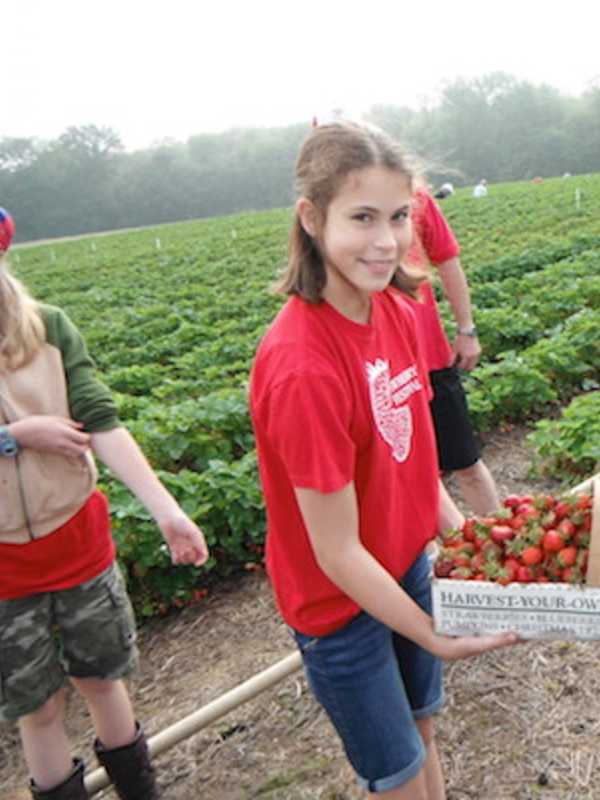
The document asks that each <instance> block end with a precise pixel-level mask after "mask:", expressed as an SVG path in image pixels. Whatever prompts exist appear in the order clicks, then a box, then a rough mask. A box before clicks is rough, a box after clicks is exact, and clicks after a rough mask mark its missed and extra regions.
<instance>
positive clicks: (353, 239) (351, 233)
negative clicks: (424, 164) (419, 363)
mask: <svg viewBox="0 0 600 800" xmlns="http://www.w3.org/2000/svg"><path fill="white" fill-rule="evenodd" d="M411 196H412V191H411V185H410V181H409V179H408V178H407V177H406V175H403V174H402V173H400V172H397V171H395V170H392V169H388V168H387V167H382V166H374V167H366V168H365V169H361V170H356V171H354V172H351V173H350V174H349V175H348V176H347V178H346V180H345V181H344V183H343V184H342V186H341V188H340V190H339V191H338V193H337V194H336V196H335V197H334V198H333V200H332V201H331V203H330V204H329V207H328V209H327V218H326V221H325V224H324V226H323V228H322V230H321V235H320V237H319V241H320V244H321V251H322V253H323V258H324V262H325V271H326V274H327V284H326V286H325V289H324V291H323V298H324V299H325V300H327V301H328V302H329V303H331V304H332V305H333V306H334V307H335V308H336V309H337V310H338V311H340V312H341V313H342V314H345V315H346V316H347V317H349V318H350V319H353V320H355V321H356V322H368V319H369V312H370V295H371V293H372V292H380V291H382V290H383V289H385V288H386V286H387V285H388V284H389V282H390V280H391V278H392V275H393V274H394V271H395V270H396V268H397V266H398V264H399V263H400V261H401V259H402V257H403V256H404V254H405V253H406V251H407V250H408V248H409V247H410V244H411V240H412V225H411V220H410V205H411ZM299 211H300V209H299ZM300 216H301V219H303V218H302V213H301V212H300ZM308 216H309V217H310V214H308ZM303 222H304V220H303ZM308 222H309V224H310V219H309V220H308ZM304 227H305V228H306V229H307V230H308V232H309V233H311V235H313V236H314V235H315V233H313V232H312V231H311V230H310V229H309V228H308V227H307V225H306V224H305V225H304Z"/></svg>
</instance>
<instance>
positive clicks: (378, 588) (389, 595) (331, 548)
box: [295, 482, 517, 660]
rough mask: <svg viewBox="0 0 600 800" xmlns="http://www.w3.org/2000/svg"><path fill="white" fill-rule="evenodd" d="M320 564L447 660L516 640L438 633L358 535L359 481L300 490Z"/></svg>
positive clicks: (360, 600) (373, 610)
mask: <svg viewBox="0 0 600 800" xmlns="http://www.w3.org/2000/svg"><path fill="white" fill-rule="evenodd" d="M295 494H296V498H297V500H298V505H299V507H300V511H301V513H302V517H303V519H304V523H305V525H306V528H307V531H308V535H309V538H310V541H311V545H312V547H313V551H314V553H315V557H316V559H317V563H318V564H319V567H320V568H321V569H322V570H323V572H324V573H325V574H326V575H327V577H328V578H329V579H330V580H331V581H332V582H333V583H335V584H336V586H338V587H339V588H340V589H341V590H342V591H343V592H344V593H345V594H347V595H348V597H350V598H352V600H354V602H355V603H357V604H358V605H359V606H360V607H361V608H363V609H364V610H365V611H367V612H368V613H369V614H371V616H373V617H376V618H377V619H379V620H380V621H381V622H383V623H384V624H385V625H387V626H388V627H389V628H391V629H393V630H394V631H396V632H397V633H399V634H401V635H402V636H405V637H406V638H407V639H411V640H412V641H413V642H416V643H417V644H418V645H420V646H421V647H423V648H424V649H425V650H428V651H429V652H431V653H433V654H434V655H436V656H439V657H440V658H443V659H446V660H454V659H459V658H464V657H466V656H473V655H479V654H481V653H484V652H486V651H488V650H493V649H495V648H498V647H503V646H504V645H507V644H514V643H515V642H516V641H517V638H516V637H515V636H514V635H513V634H498V635H495V636H464V637H459V638H455V637H450V636H442V635H440V634H437V633H435V631H434V629H433V620H432V619H431V617H430V616H429V615H428V614H426V613H425V612H424V611H422V610H421V608H419V606H418V605H417V604H416V603H415V602H414V601H413V600H412V599H411V598H410V597H409V596H408V594H406V592H405V591H404V590H403V589H402V588H401V587H400V586H399V585H398V583H397V582H396V580H395V579H394V578H393V577H392V576H391V575H390V574H389V573H388V572H387V571H386V570H385V569H384V568H383V567H382V566H381V564H379V562H378V561H377V560H376V559H375V558H373V556H372V555H371V554H370V553H369V552H368V551H367V550H366V549H365V548H364V547H363V545H362V543H361V541H360V538H359V535H358V506H357V501H356V494H355V490H354V483H352V482H351V483H349V484H347V485H346V486H345V487H344V488H343V489H340V490H339V491H337V492H332V493H331V494H323V493H322V492H318V491H316V490H314V489H295Z"/></svg>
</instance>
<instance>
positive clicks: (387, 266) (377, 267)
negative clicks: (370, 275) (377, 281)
mask: <svg viewBox="0 0 600 800" xmlns="http://www.w3.org/2000/svg"><path fill="white" fill-rule="evenodd" d="M362 261H363V264H364V265H365V266H366V267H367V269H369V270H370V271H371V272H376V273H378V274H383V273H386V272H389V271H390V270H392V269H394V266H395V264H394V261H392V260H390V259H388V260H387V261H382V260H380V259H377V260H367V259H363V260H362Z"/></svg>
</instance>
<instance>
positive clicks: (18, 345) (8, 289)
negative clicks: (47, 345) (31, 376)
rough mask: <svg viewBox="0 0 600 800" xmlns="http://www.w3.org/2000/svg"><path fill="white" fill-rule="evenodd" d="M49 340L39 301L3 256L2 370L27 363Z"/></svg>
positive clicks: (0, 272)
mask: <svg viewBox="0 0 600 800" xmlns="http://www.w3.org/2000/svg"><path fill="white" fill-rule="evenodd" d="M45 339H46V330H45V327H44V322H43V320H42V317H41V313H40V308H39V304H38V303H37V302H36V301H35V300H34V299H33V298H32V297H31V295H30V294H29V292H28V291H27V289H26V288H25V286H23V284H22V283H21V281H19V280H18V279H17V278H15V277H14V275H12V274H11V272H10V270H9V268H8V261H7V259H6V257H1V256H0V370H1V371H3V372H6V371H12V370H15V369H18V368H19V367H23V366H25V365H26V364H28V363H29V362H30V361H31V360H32V359H33V358H34V357H35V355H36V353H37V352H38V350H39V349H40V347H41V346H42V344H43V342H44V341H45Z"/></svg>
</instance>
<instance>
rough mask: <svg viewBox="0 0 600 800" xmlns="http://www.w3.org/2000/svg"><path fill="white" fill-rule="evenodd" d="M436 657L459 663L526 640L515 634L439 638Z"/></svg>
mask: <svg viewBox="0 0 600 800" xmlns="http://www.w3.org/2000/svg"><path fill="white" fill-rule="evenodd" d="M437 638H438V642H437V644H438V645H439V646H437V647H436V648H435V655H437V656H439V657H440V658H442V659H444V661H457V660H459V659H461V658H471V657H472V656H480V655H482V654H483V653H487V652H489V651H490V650H498V649H499V648H501V647H507V646H510V645H515V644H523V642H524V640H523V639H521V638H519V637H518V636H517V635H516V634H514V633H495V634H489V635H487V636H443V635H441V636H439V637H437Z"/></svg>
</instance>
